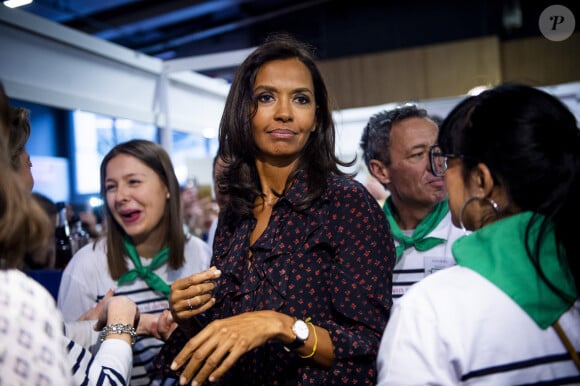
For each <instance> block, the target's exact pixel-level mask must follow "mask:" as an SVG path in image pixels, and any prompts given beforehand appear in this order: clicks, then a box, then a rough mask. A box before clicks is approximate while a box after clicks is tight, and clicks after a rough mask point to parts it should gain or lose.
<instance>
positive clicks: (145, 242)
mask: <svg viewBox="0 0 580 386" xmlns="http://www.w3.org/2000/svg"><path fill="white" fill-rule="evenodd" d="M101 195H102V197H103V199H104V201H105V202H106V206H105V207H106V213H105V217H106V223H107V227H106V228H107V234H106V237H104V238H101V239H100V240H98V241H96V242H95V243H94V244H89V245H87V246H85V247H84V248H82V249H81V250H80V251H78V252H77V253H76V254H75V256H74V257H73V258H72V260H71V261H70V263H69V264H68V265H67V267H66V269H65V271H64V273H63V276H62V281H61V285H60V289H59V294H58V307H59V308H60V309H61V310H62V313H63V315H64V318H65V321H73V320H76V319H77V318H79V316H80V315H81V314H82V313H83V312H84V311H86V310H87V309H90V308H91V307H93V306H95V305H96V304H97V303H98V302H99V301H100V300H101V299H102V298H104V297H105V296H106V295H107V293H108V291H109V290H110V289H114V291H115V295H125V296H127V297H129V298H130V299H131V300H133V301H134V302H135V303H137V304H138V306H139V311H140V313H141V315H145V314H160V313H162V312H163V310H165V309H167V308H168V307H169V303H168V296H169V291H170V287H169V286H170V284H171V283H172V282H173V281H175V280H176V279H179V278H182V277H186V276H188V275H191V274H193V273H197V272H200V271H203V270H205V269H207V268H209V262H210V258H211V252H210V249H209V247H208V246H207V244H206V243H204V242H203V241H202V240H201V239H199V238H197V237H190V236H188V235H186V234H184V231H183V226H182V217H181V211H180V208H181V204H180V201H179V185H178V182H177V178H176V176H175V173H174V170H173V166H172V164H171V160H170V158H169V156H168V154H167V152H166V151H165V150H164V149H163V148H162V147H161V146H159V145H158V144H156V143H153V142H150V141H145V140H131V141H128V142H125V143H121V144H119V145H117V146H115V147H114V148H113V149H111V151H109V153H108V154H107V155H106V156H105V157H104V159H103V161H102V163H101ZM162 344H163V342H162V341H161V340H158V339H156V338H154V337H151V336H138V337H137V339H136V341H135V346H134V362H133V372H132V378H131V384H132V385H144V384H150V383H151V382H152V379H153V377H154V376H153V375H152V374H151V373H150V372H149V370H150V367H151V366H152V364H151V360H152V358H153V357H154V356H155V355H156V354H157V352H158V351H159V349H160V347H161V346H162Z"/></svg>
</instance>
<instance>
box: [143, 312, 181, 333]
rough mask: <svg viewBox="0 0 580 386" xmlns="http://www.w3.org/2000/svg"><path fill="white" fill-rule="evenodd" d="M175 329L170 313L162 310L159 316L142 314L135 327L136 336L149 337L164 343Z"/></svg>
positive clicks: (175, 324) (175, 325)
mask: <svg viewBox="0 0 580 386" xmlns="http://www.w3.org/2000/svg"><path fill="white" fill-rule="evenodd" d="M176 328H177V323H175V322H174V321H173V317H172V316H171V312H169V310H164V311H163V312H162V313H161V314H143V315H141V318H140V319H139V325H138V326H137V335H151V336H153V337H155V338H157V339H161V340H163V341H166V340H167V339H169V336H170V335H171V334H172V333H173V331H174V330H175V329H176Z"/></svg>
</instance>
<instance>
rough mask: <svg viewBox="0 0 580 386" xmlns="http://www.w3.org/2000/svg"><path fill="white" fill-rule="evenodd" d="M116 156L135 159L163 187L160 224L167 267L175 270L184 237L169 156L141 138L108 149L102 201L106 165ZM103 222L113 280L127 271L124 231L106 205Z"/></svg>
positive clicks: (180, 259) (103, 175) (103, 165)
mask: <svg viewBox="0 0 580 386" xmlns="http://www.w3.org/2000/svg"><path fill="white" fill-rule="evenodd" d="M120 154H127V155H130V156H132V157H135V158H137V159H138V160H140V161H141V162H143V163H145V164H146V165H147V166H148V167H150V168H151V169H153V171H155V173H157V175H158V176H159V178H160V179H161V181H162V182H163V183H164V184H165V185H166V186H167V189H168V190H169V194H170V198H169V200H168V201H167V206H166V208H165V214H164V219H163V221H165V222H166V225H167V226H166V229H165V242H166V245H168V246H169V258H168V259H167V264H168V265H169V266H170V267H171V268H173V269H177V268H179V267H181V266H183V263H184V261H185V258H184V256H183V251H184V245H185V241H186V236H185V234H184V231H183V218H182V213H181V198H180V194H179V182H178V181H177V177H176V176H175V172H174V170H173V165H172V163H171V159H170V158H169V155H168V154H167V152H166V151H165V149H163V148H162V147H161V146H160V145H158V144H156V143H154V142H151V141H146V140H142V139H134V140H131V141H128V142H124V143H120V144H118V145H117V146H115V147H114V148H112V149H111V150H110V151H109V153H107V155H106V156H105V158H103V161H102V162H101V196H102V198H103V200H104V201H105V202H106V201H107V197H106V191H105V180H106V178H107V165H108V163H109V161H111V160H112V159H113V158H115V157H116V156H118V155H120ZM104 208H105V209H104V213H105V221H106V224H107V227H106V228H107V263H108V265H109V272H110V273H111V277H112V278H113V279H115V280H117V279H118V278H119V277H121V275H123V274H124V273H125V272H127V270H128V267H127V262H126V261H125V258H124V255H125V250H124V248H123V238H124V237H125V231H124V230H123V228H122V227H121V226H120V225H119V224H118V223H117V222H116V221H115V219H114V218H113V215H112V214H111V210H110V208H109V206H108V205H104Z"/></svg>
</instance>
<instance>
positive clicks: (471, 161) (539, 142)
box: [377, 84, 580, 385]
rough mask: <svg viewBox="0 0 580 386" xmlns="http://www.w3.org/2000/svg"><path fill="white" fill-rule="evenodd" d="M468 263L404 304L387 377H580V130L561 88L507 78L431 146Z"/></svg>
mask: <svg viewBox="0 0 580 386" xmlns="http://www.w3.org/2000/svg"><path fill="white" fill-rule="evenodd" d="M431 166H432V168H433V173H434V174H435V175H444V176H445V184H446V186H447V190H448V192H449V206H450V209H451V212H452V218H453V222H454V224H455V225H457V226H461V227H462V228H466V229H469V230H473V233H472V234H471V235H469V236H465V237H463V238H461V239H459V240H457V241H456V242H455V243H454V245H453V254H454V257H455V258H456V260H457V263H458V266H457V267H453V268H449V269H447V270H445V271H441V272H438V273H436V274H434V275H431V276H429V277H428V278H426V279H425V280H424V281H422V282H419V283H418V284H417V285H415V286H414V287H413V288H412V289H411V290H410V291H409V292H408V293H407V294H405V296H403V297H402V298H401V299H400V301H399V303H398V304H397V305H395V307H394V308H393V314H392V316H391V319H390V320H389V323H388V325H387V328H386V331H385V334H384V336H383V338H382V341H381V348H380V350H379V357H378V360H377V365H378V371H379V382H378V384H379V385H457V384H466V385H474V384H482V385H516V384H532V383H533V384H539V383H541V384H552V385H554V384H578V383H580V375H579V374H580V361H579V360H578V355H577V352H578V350H579V349H580V302H579V301H578V289H579V288H580V264H579V263H580V244H578V240H577V239H578V226H577V224H578V219H579V218H580V201H579V200H578V197H580V134H579V130H578V127H577V122H576V119H575V117H574V115H573V114H572V113H571V112H570V111H569V110H568V109H567V108H566V107H565V106H564V105H563V104H562V103H561V102H560V101H559V100H558V99H556V98H555V97H553V96H551V95H549V94H548V93H546V92H543V91H540V90H537V89H535V88H532V87H527V86H523V85H515V84H514V85H502V86H498V87H495V88H493V89H490V90H488V91H485V92H483V93H481V94H480V95H478V96H473V97H469V98H467V99H465V100H464V101H462V102H461V103H459V104H458V105H457V106H456V107H455V108H454V109H453V110H452V111H451V113H450V114H449V116H448V117H447V118H446V119H445V121H444V122H443V125H442V126H441V129H440V131H439V137H438V146H434V147H433V148H432V149H431Z"/></svg>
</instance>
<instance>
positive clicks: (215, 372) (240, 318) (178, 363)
mask: <svg viewBox="0 0 580 386" xmlns="http://www.w3.org/2000/svg"><path fill="white" fill-rule="evenodd" d="M280 315H281V314H278V313H276V312H274V311H254V312H246V313H243V314H240V315H236V316H232V317H230V318H226V319H219V320H215V321H213V322H211V323H210V324H208V325H207V327H205V328H204V329H203V330H201V331H200V332H199V333H198V334H197V335H195V336H194V337H193V338H191V339H190V340H189V342H187V344H186V345H185V346H184V348H183V349H182V350H181V352H180V353H179V354H178V355H177V356H176V357H175V359H174V360H173V363H172V364H171V369H172V370H177V369H179V368H181V367H182V366H183V365H184V364H186V363H187V365H186V367H185V369H184V370H183V372H182V373H181V378H180V380H179V383H180V384H182V385H184V384H186V383H189V382H190V381H191V379H192V378H193V377H194V375H195V378H194V379H193V380H194V381H195V382H197V384H202V383H203V382H205V380H206V379H208V378H209V381H210V382H215V381H216V380H218V379H219V378H221V377H222V376H223V375H224V374H225V373H226V372H227V371H228V370H229V369H230V368H231V367H232V365H234V363H236V361H237V360H238V359H239V358H240V357H241V356H242V355H243V354H245V353H247V352H249V351H251V350H253V349H255V348H256V347H260V346H262V345H263V344H265V343H266V342H267V341H269V340H270V339H272V338H273V337H275V336H276V335H277V334H278V333H279V332H280V330H281V329H282V321H281V320H280Z"/></svg>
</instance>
